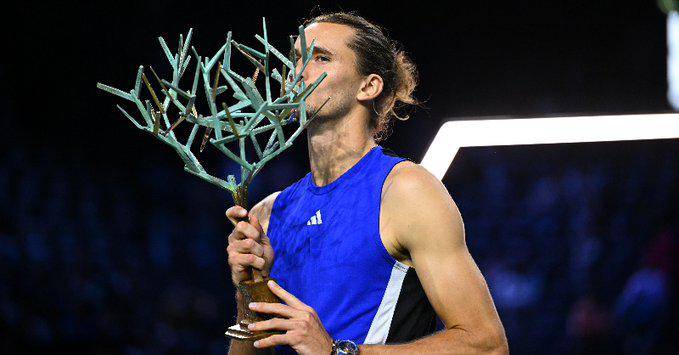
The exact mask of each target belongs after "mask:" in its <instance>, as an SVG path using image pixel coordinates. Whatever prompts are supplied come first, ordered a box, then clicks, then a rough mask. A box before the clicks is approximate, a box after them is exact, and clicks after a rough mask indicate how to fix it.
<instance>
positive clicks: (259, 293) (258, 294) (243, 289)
mask: <svg viewBox="0 0 679 355" xmlns="http://www.w3.org/2000/svg"><path fill="white" fill-rule="evenodd" d="M269 280H272V279H270V278H268V277H264V278H263V279H262V280H260V281H252V280H248V281H243V282H241V283H240V284H239V285H238V291H239V292H240V293H241V295H242V297H240V299H239V300H238V302H239V303H240V304H239V305H238V308H239V309H240V310H243V313H242V314H239V315H238V316H239V317H238V318H239V319H241V321H240V322H238V323H237V324H235V325H232V326H230V327H229V328H228V329H227V330H226V332H225V333H224V335H226V336H227V337H228V338H231V339H235V340H243V341H255V340H258V339H262V338H266V337H268V336H271V335H274V334H282V333H284V332H279V331H274V332H270V331H266V332H253V331H251V330H249V329H248V324H251V323H256V322H260V321H263V320H267V319H270V318H273V316H272V315H269V314H262V313H257V312H253V311H252V310H250V308H248V304H250V302H270V303H280V302H281V300H280V298H278V296H276V295H274V294H273V292H271V290H270V289H269V286H267V284H266V283H267V282H268V281H269Z"/></svg>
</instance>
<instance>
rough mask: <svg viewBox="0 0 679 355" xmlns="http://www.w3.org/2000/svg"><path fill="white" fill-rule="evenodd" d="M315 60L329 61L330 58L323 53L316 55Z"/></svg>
mask: <svg viewBox="0 0 679 355" xmlns="http://www.w3.org/2000/svg"><path fill="white" fill-rule="evenodd" d="M316 60H320V61H322V62H329V61H330V58H328V57H326V56H324V55H319V56H316Z"/></svg>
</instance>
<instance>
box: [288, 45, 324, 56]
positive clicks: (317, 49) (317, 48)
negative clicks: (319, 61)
mask: <svg viewBox="0 0 679 355" xmlns="http://www.w3.org/2000/svg"><path fill="white" fill-rule="evenodd" d="M317 53H321V54H327V55H333V53H332V52H331V51H330V50H329V49H327V48H324V47H321V46H317V45H315V46H314V52H313V53H312V54H317ZM295 56H296V57H297V58H301V57H302V53H300V51H299V50H298V49H297V48H295Z"/></svg>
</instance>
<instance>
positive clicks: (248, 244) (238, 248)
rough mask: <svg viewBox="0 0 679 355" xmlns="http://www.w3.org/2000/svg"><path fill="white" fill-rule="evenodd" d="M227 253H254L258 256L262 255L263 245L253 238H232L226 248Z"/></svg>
mask: <svg viewBox="0 0 679 355" xmlns="http://www.w3.org/2000/svg"><path fill="white" fill-rule="evenodd" d="M226 251H227V252H229V253H240V254H255V255H257V256H259V257H262V256H264V247H263V246H262V245H261V244H259V243H257V242H256V241H255V240H254V239H249V238H248V239H241V240H234V241H232V242H231V243H229V246H228V247H227V248H226Z"/></svg>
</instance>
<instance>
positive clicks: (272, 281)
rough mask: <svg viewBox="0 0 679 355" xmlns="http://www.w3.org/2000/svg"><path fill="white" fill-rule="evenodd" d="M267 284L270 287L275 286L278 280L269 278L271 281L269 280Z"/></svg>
mask: <svg viewBox="0 0 679 355" xmlns="http://www.w3.org/2000/svg"><path fill="white" fill-rule="evenodd" d="M267 284H268V285H269V286H270V287H275V286H276V282H275V281H274V280H269V282H267Z"/></svg>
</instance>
